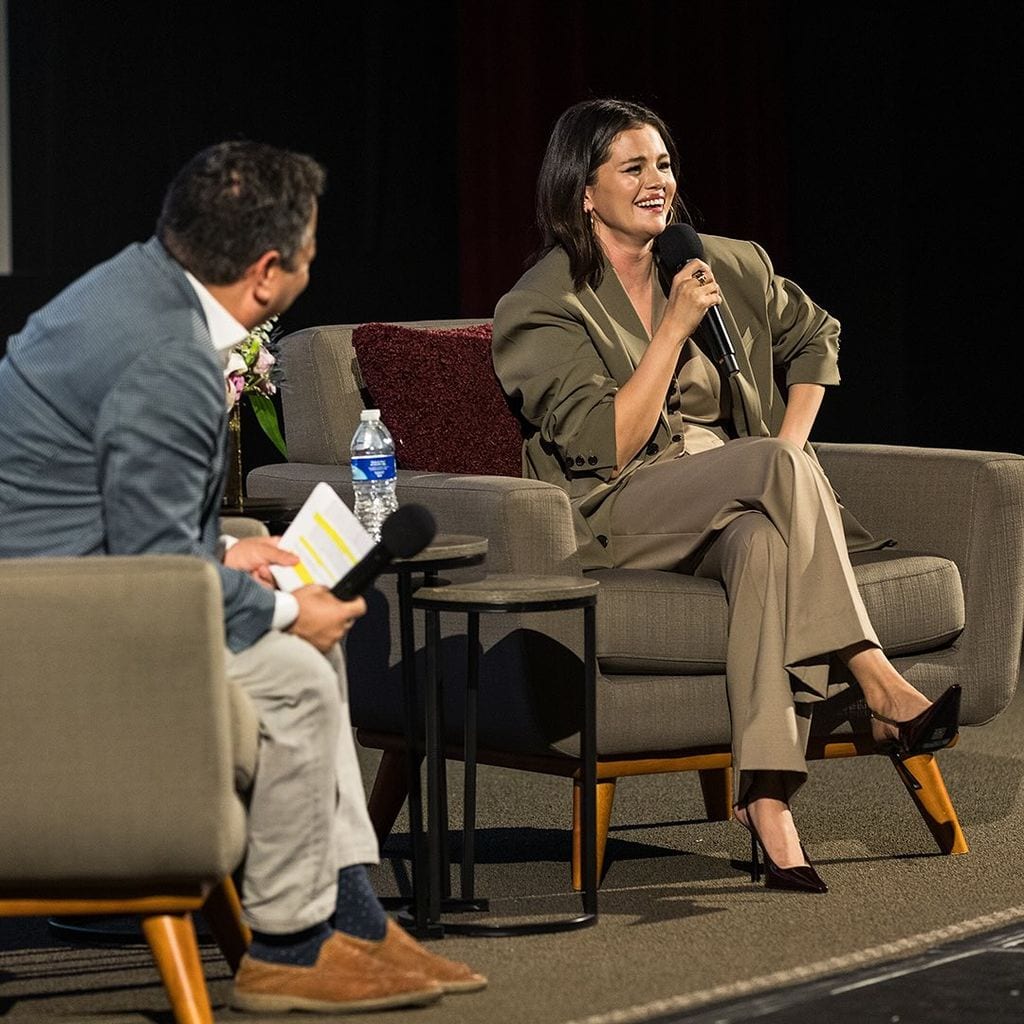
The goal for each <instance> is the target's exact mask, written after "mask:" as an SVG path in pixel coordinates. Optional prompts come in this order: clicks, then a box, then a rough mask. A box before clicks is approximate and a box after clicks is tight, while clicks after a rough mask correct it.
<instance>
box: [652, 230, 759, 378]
mask: <svg viewBox="0 0 1024 1024" xmlns="http://www.w3.org/2000/svg"><path fill="white" fill-rule="evenodd" d="M654 251H655V252H656V253H657V254H658V258H659V259H660V260H661V262H662V263H663V264H664V265H665V267H666V268H667V269H668V272H669V273H670V274H671V275H672V276H673V277H674V276H675V275H676V274H678V273H679V271H680V270H681V269H682V268H683V266H684V265H685V264H687V263H689V262H690V260H702V259H704V244H703V243H702V242H701V240H700V236H699V235H698V234H697V232H696V231H694V230H693V228H692V227H690V225H689V224H669V226H668V227H667V228H665V230H664V231H662V233H661V234H660V235H658V237H657V238H656V239H655V240H654ZM705 327H706V328H707V333H708V335H710V341H711V350H712V354H713V358H714V360H715V362H716V363H718V365H719V366H721V367H722V368H723V369H724V370H725V372H726V373H728V374H729V376H730V377H731V376H732V375H733V374H736V373H739V372H740V368H739V364H738V363H737V362H736V349H735V348H733V344H732V339H731V338H730V337H729V332H728V331H727V330H726V329H725V321H723V320H722V313H721V310H719V308H718V307H717V306H712V307H711V308H710V309H709V310H708V311H707V312H706V313H705V314H704V320H703V322H702V323H701V326H700V328H698V329H699V330H700V329H704V328H705Z"/></svg>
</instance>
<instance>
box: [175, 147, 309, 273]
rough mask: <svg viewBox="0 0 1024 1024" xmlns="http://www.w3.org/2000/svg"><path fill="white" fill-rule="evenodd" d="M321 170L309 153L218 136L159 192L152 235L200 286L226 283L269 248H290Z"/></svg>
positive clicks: (289, 255)
mask: <svg viewBox="0 0 1024 1024" xmlns="http://www.w3.org/2000/svg"><path fill="white" fill-rule="evenodd" d="M325 179H326V172H325V171H324V169H323V167H321V166H320V164H318V163H317V162H316V161H315V160H314V159H313V158H312V157H309V156H305V155H303V154H301V153H290V152H288V151H286V150H283V149H277V148H275V147H274V146H268V145H265V144H263V143H259V142H246V141H237V142H220V143H218V144H217V145H215V146H210V147H209V148H207V149H204V150H203V151H202V152H200V153H197V154H196V155H195V156H194V157H192V159H191V160H189V162H188V163H187V164H185V166H184V167H183V168H182V169H181V170H180V171H179V172H178V174H177V175H176V176H175V178H174V180H173V181H172V182H171V185H170V187H169V188H168V190H167V195H166V196H165V197H164V204H163V209H162V210H161V211H160V219H159V220H158V221H157V227H156V233H157V237H158V238H159V239H160V241H161V242H163V244H164V246H165V247H166V248H167V250H168V251H169V252H170V253H171V255H172V256H174V258H175V259H177V260H178V262H179V263H181V264H182V266H184V267H185V268H186V269H187V270H190V271H191V272H192V273H193V274H195V276H196V277H197V278H199V280H200V281H202V282H203V283H204V284H232V283H234V282H235V281H238V280H240V279H241V278H242V276H243V275H244V274H245V270H246V268H247V267H249V266H251V265H252V264H253V263H255V262H256V260H258V259H259V258H260V256H262V255H263V254H264V253H265V252H268V251H270V250H272V249H276V250H277V251H278V252H279V253H280V254H281V264H282V266H283V267H284V269H285V270H292V269H294V260H295V256H296V254H297V252H298V251H299V250H300V249H301V248H302V246H303V244H304V242H305V241H306V229H307V228H308V226H309V222H310V218H311V217H312V216H313V208H314V205H315V203H316V200H317V199H318V198H319V196H320V195H322V194H323V190H324V181H325Z"/></svg>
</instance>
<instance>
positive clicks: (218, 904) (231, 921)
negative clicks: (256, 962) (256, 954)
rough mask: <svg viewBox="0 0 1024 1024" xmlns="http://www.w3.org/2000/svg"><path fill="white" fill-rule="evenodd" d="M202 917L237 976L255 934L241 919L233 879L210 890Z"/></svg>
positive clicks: (232, 971)
mask: <svg viewBox="0 0 1024 1024" xmlns="http://www.w3.org/2000/svg"><path fill="white" fill-rule="evenodd" d="M203 916H204V917H205V918H206V922H207V924H209V926H210V931H211V932H213V937H214V938H215V939H216V940H217V945H218V946H219V947H220V951H221V953H223V954H224V959H225V960H227V962H228V966H229V967H230V968H231V973H232V974H234V973H235V972H236V971H237V970H238V965H239V964H240V963H241V962H242V957H243V956H244V955H245V951H246V950H247V949H248V948H249V944H250V943H251V942H252V932H251V931H250V930H249V926H248V925H247V924H246V923H245V921H244V920H243V918H242V902H241V900H239V898H238V890H237V889H236V888H235V883H234V882H233V881H232V880H231V879H230V878H225V879H224V881H223V882H221V883H220V885H217V886H214V887H213V889H211V890H210V895H209V896H207V897H206V902H205V903H204V904H203Z"/></svg>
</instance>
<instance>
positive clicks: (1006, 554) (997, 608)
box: [815, 444, 1024, 723]
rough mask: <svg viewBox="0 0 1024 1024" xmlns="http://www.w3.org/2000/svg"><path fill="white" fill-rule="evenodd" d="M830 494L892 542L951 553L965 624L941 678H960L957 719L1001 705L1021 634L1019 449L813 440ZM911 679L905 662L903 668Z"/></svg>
mask: <svg viewBox="0 0 1024 1024" xmlns="http://www.w3.org/2000/svg"><path fill="white" fill-rule="evenodd" d="M815 449H816V451H817V454H818V458H819V459H820V460H821V464H822V466H824V468H825V472H826V473H827V474H828V476H829V479H830V480H831V481H832V484H833V486H834V487H835V489H836V491H837V493H838V494H839V496H840V500H841V501H842V502H843V504H844V505H846V506H847V508H849V510H850V511H851V512H852V513H853V514H854V515H855V516H856V517H857V518H858V519H859V520H860V521H861V522H862V523H863V524H864V525H865V526H866V527H867V528H868V529H869V530H871V532H872V533H874V534H876V535H877V536H891V537H893V538H895V539H896V541H897V544H898V545H899V547H900V548H901V549H904V550H912V551H922V552H928V553H929V554H935V555H942V556H943V557H945V558H948V559H950V560H951V561H953V562H955V563H956V565H957V567H958V568H959V570H960V575H961V578H962V580H963V586H964V603H965V618H966V627H965V629H964V632H963V634H962V635H961V637H960V639H959V640H958V641H957V643H956V645H955V648H954V650H955V654H954V656H953V657H951V658H950V665H949V680H948V681H949V682H950V683H953V682H961V683H963V684H964V688H965V698H966V704H965V720H966V721H971V722H975V723H980V722H983V721H987V720H988V719H989V718H991V717H993V716H994V715H995V714H998V712H999V711H1001V710H1002V709H1003V707H1005V706H1006V704H1007V703H1008V702H1009V700H1010V697H1011V696H1012V695H1013V691H1014V689H1015V688H1016V685H1017V679H1018V676H1019V674H1020V661H1021V649H1022V639H1024V456H1021V455H1015V454H1011V453H1006V452H976V451H958V450H950V449H941V448H909V447H899V446H895V445H853V444H818V445H815ZM907 674H908V677H909V678H911V680H913V669H912V667H911V668H910V669H909V670H908V672H907Z"/></svg>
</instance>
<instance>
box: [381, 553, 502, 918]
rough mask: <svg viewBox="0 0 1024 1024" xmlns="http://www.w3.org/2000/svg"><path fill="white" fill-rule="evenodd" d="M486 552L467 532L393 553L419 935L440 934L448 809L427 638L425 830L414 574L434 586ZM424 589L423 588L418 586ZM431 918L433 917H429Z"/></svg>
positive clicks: (432, 647)
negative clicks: (408, 554) (439, 884)
mask: <svg viewBox="0 0 1024 1024" xmlns="http://www.w3.org/2000/svg"><path fill="white" fill-rule="evenodd" d="M486 556H487V539H486V538H484V537H476V536H472V535H469V534H452V533H448V534H438V535H437V536H436V537H435V538H434V540H433V541H432V542H431V543H430V544H429V545H427V547H425V548H424V549H423V550H422V551H421V552H420V553H419V554H418V555H414V556H413V557H412V558H402V559H395V561H393V562H392V563H391V565H390V566H389V568H388V570H387V571H389V572H393V573H396V574H397V577H398V580H397V582H398V629H399V639H400V643H401V651H402V708H403V713H404V721H403V731H404V734H405V749H406V750H407V751H408V755H409V756H408V758H407V762H408V782H409V798H408V799H409V834H410V837H411V839H412V891H413V910H412V915H411V919H410V920H409V921H404V918H403V923H405V926H406V928H407V929H408V931H410V932H411V933H412V934H413V935H416V936H418V937H419V938H438V937H440V936H441V935H443V934H444V932H443V930H442V928H441V925H440V924H439V922H438V921H437V918H438V917H439V916H440V915H439V914H434V915H431V914H430V903H431V901H432V900H439V899H440V898H441V896H442V895H443V891H442V890H441V889H437V888H436V887H435V886H434V885H433V884H432V882H433V878H434V874H435V872H434V871H432V865H433V864H437V865H438V868H437V870H436V874H437V875H438V876H440V870H441V869H440V864H441V862H442V861H443V853H442V849H441V834H442V832H441V826H440V823H441V821H442V820H447V817H448V809H447V799H446V788H447V787H446V785H445V765H444V758H443V757H442V756H441V750H442V747H441V720H440V701H439V700H438V695H437V691H438V679H437V672H436V670H431V667H430V658H431V654H430V651H431V650H433V651H434V652H435V653H436V651H437V646H436V645H430V644H429V643H428V667H427V677H428V678H427V691H426V693H425V696H424V704H425V708H426V724H425V730H424V731H425V740H426V762H427V808H428V812H429V813H428V822H429V830H430V831H429V833H428V834H424V831H423V803H422V797H421V789H420V758H419V752H420V751H421V750H423V742H421V740H420V735H421V732H420V723H419V722H418V720H417V719H418V715H417V708H416V633H415V627H414V623H413V614H412V600H413V592H414V590H415V588H414V586H413V577H414V576H416V575H419V574H422V575H423V585H424V586H425V587H430V588H432V587H434V586H436V585H437V583H438V575H437V574H438V572H440V570H442V569H457V568H458V569H461V568H465V567H468V566H474V565H479V564H480V563H481V562H482V561H483V560H484V558H486ZM420 589H422V588H420ZM431 918H433V919H431Z"/></svg>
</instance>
